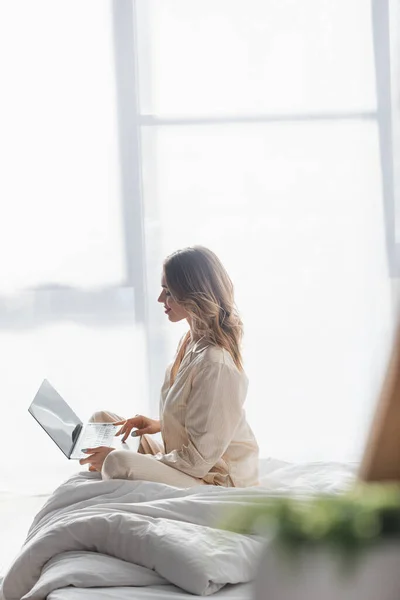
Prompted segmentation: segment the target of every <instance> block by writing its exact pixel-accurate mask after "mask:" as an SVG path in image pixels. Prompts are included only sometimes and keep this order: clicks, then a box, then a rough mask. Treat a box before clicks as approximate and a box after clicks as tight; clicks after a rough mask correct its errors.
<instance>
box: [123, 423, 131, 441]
mask: <svg viewBox="0 0 400 600" xmlns="http://www.w3.org/2000/svg"><path fill="white" fill-rule="evenodd" d="M132 428H133V425H132V426H131V427H129V428H127V429H126V431H125V435H124V437H123V438H122V441H123V442H126V440H127V438H128V437H129V434H130V432H131V431H132Z"/></svg>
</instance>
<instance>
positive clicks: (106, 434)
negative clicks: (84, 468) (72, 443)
mask: <svg viewBox="0 0 400 600" xmlns="http://www.w3.org/2000/svg"><path fill="white" fill-rule="evenodd" d="M117 430H118V426H117V425H113V424H112V423H88V424H87V425H86V427H85V431H84V434H83V436H82V437H81V439H80V440H79V446H80V448H76V451H78V452H80V450H82V449H83V448H98V447H99V446H109V445H110V444H111V442H112V441H113V438H114V435H115V434H116V432H117ZM74 454H75V452H74ZM84 456H85V454H82V457H84ZM86 456H87V455H86Z"/></svg>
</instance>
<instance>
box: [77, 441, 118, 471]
mask: <svg viewBox="0 0 400 600" xmlns="http://www.w3.org/2000/svg"><path fill="white" fill-rule="evenodd" d="M113 450H115V448H109V447H108V446H99V447H98V448H85V449H84V450H82V452H84V453H85V454H90V456H88V457H87V458H81V460H80V461H79V464H81V465H85V464H87V463H89V471H101V469H102V466H103V462H104V461H105V460H106V458H107V456H108V455H109V454H110V452H112V451H113Z"/></svg>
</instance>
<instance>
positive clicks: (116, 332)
mask: <svg viewBox="0 0 400 600" xmlns="http://www.w3.org/2000/svg"><path fill="white" fill-rule="evenodd" d="M115 293H116V294H118V296H119V300H118V299H116V301H115V302H114V303H113V302H111V301H110V302H109V309H108V311H107V314H106V315H103V318H102V320H101V319H100V317H99V315H97V318H96V316H95V315H94V316H93V318H92V319H91V318H90V317H89V318H86V322H85V321H83V320H80V319H75V321H74V320H72V319H71V320H68V321H59V322H53V321H50V320H49V323H48V324H47V325H43V323H40V322H39V324H37V323H31V326H30V327H24V328H22V329H15V328H14V329H7V328H5V327H3V328H2V331H1V335H0V359H1V361H2V364H3V365H7V368H5V369H3V372H2V377H1V381H0V397H1V398H2V407H3V408H4V409H6V410H7V425H6V426H5V427H3V432H2V437H1V441H0V452H1V454H2V456H6V455H7V453H9V452H10V451H11V452H12V461H11V462H10V461H8V460H7V461H2V462H1V463H0V491H1V489H3V490H7V491H8V492H10V491H19V492H23V493H26V494H28V493H35V492H40V493H44V492H50V491H51V490H52V489H53V488H54V487H55V486H56V485H58V484H59V483H61V482H62V481H63V479H65V478H66V477H67V476H68V474H69V473H70V472H71V471H77V470H79V469H80V467H79V465H78V464H77V462H76V461H68V460H67V459H66V458H65V456H64V455H63V454H62V453H61V451H60V450H59V449H58V448H57V446H56V445H55V444H54V443H53V442H52V441H51V439H50V438H49V437H48V436H47V435H46V433H45V432H44V431H42V429H41V428H40V427H39V425H38V424H37V423H36V422H35V421H34V419H33V418H32V417H31V416H30V414H29V413H28V406H29V405H30V403H31V401H32V399H33V397H34V395H35V393H36V391H37V389H38V387H39V385H40V383H41V381H42V379H44V378H47V379H48V380H49V381H50V382H51V383H52V384H53V385H54V386H55V387H56V389H57V390H58V391H59V392H60V393H61V395H62V396H63V397H64V398H65V399H66V401H67V402H68V403H69V404H70V406H71V407H72V408H73V410H74V411H75V412H76V413H77V415H78V416H79V417H80V418H81V419H82V420H83V421H85V420H86V419H88V418H89V417H90V415H91V414H92V413H93V412H94V411H98V410H110V411H112V412H115V413H117V414H120V415H121V416H125V417H128V416H133V415H135V414H136V413H142V412H143V413H145V414H149V406H148V402H147V397H148V388H147V358H146V336H145V331H144V328H143V327H142V326H137V325H136V324H135V319H134V306H133V294H132V290H125V292H124V293H122V292H121V291H118V292H115ZM122 296H124V298H122ZM121 300H124V302H123V303H122V302H121ZM67 301H68V297H67ZM150 414H151V413H150ZM154 416H155V415H154ZM32 449H34V452H32ZM38 465H40V468H39V467H38ZM22 471H23V472H24V477H23V478H21V477H16V473H18V472H22ZM30 474H31V475H30Z"/></svg>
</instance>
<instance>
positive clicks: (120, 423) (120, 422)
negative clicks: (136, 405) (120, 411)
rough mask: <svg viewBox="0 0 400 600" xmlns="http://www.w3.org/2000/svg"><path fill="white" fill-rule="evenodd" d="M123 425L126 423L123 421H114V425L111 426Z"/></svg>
mask: <svg viewBox="0 0 400 600" xmlns="http://www.w3.org/2000/svg"><path fill="white" fill-rule="evenodd" d="M124 423H126V420H125V421H116V423H113V425H123V424H124Z"/></svg>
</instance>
